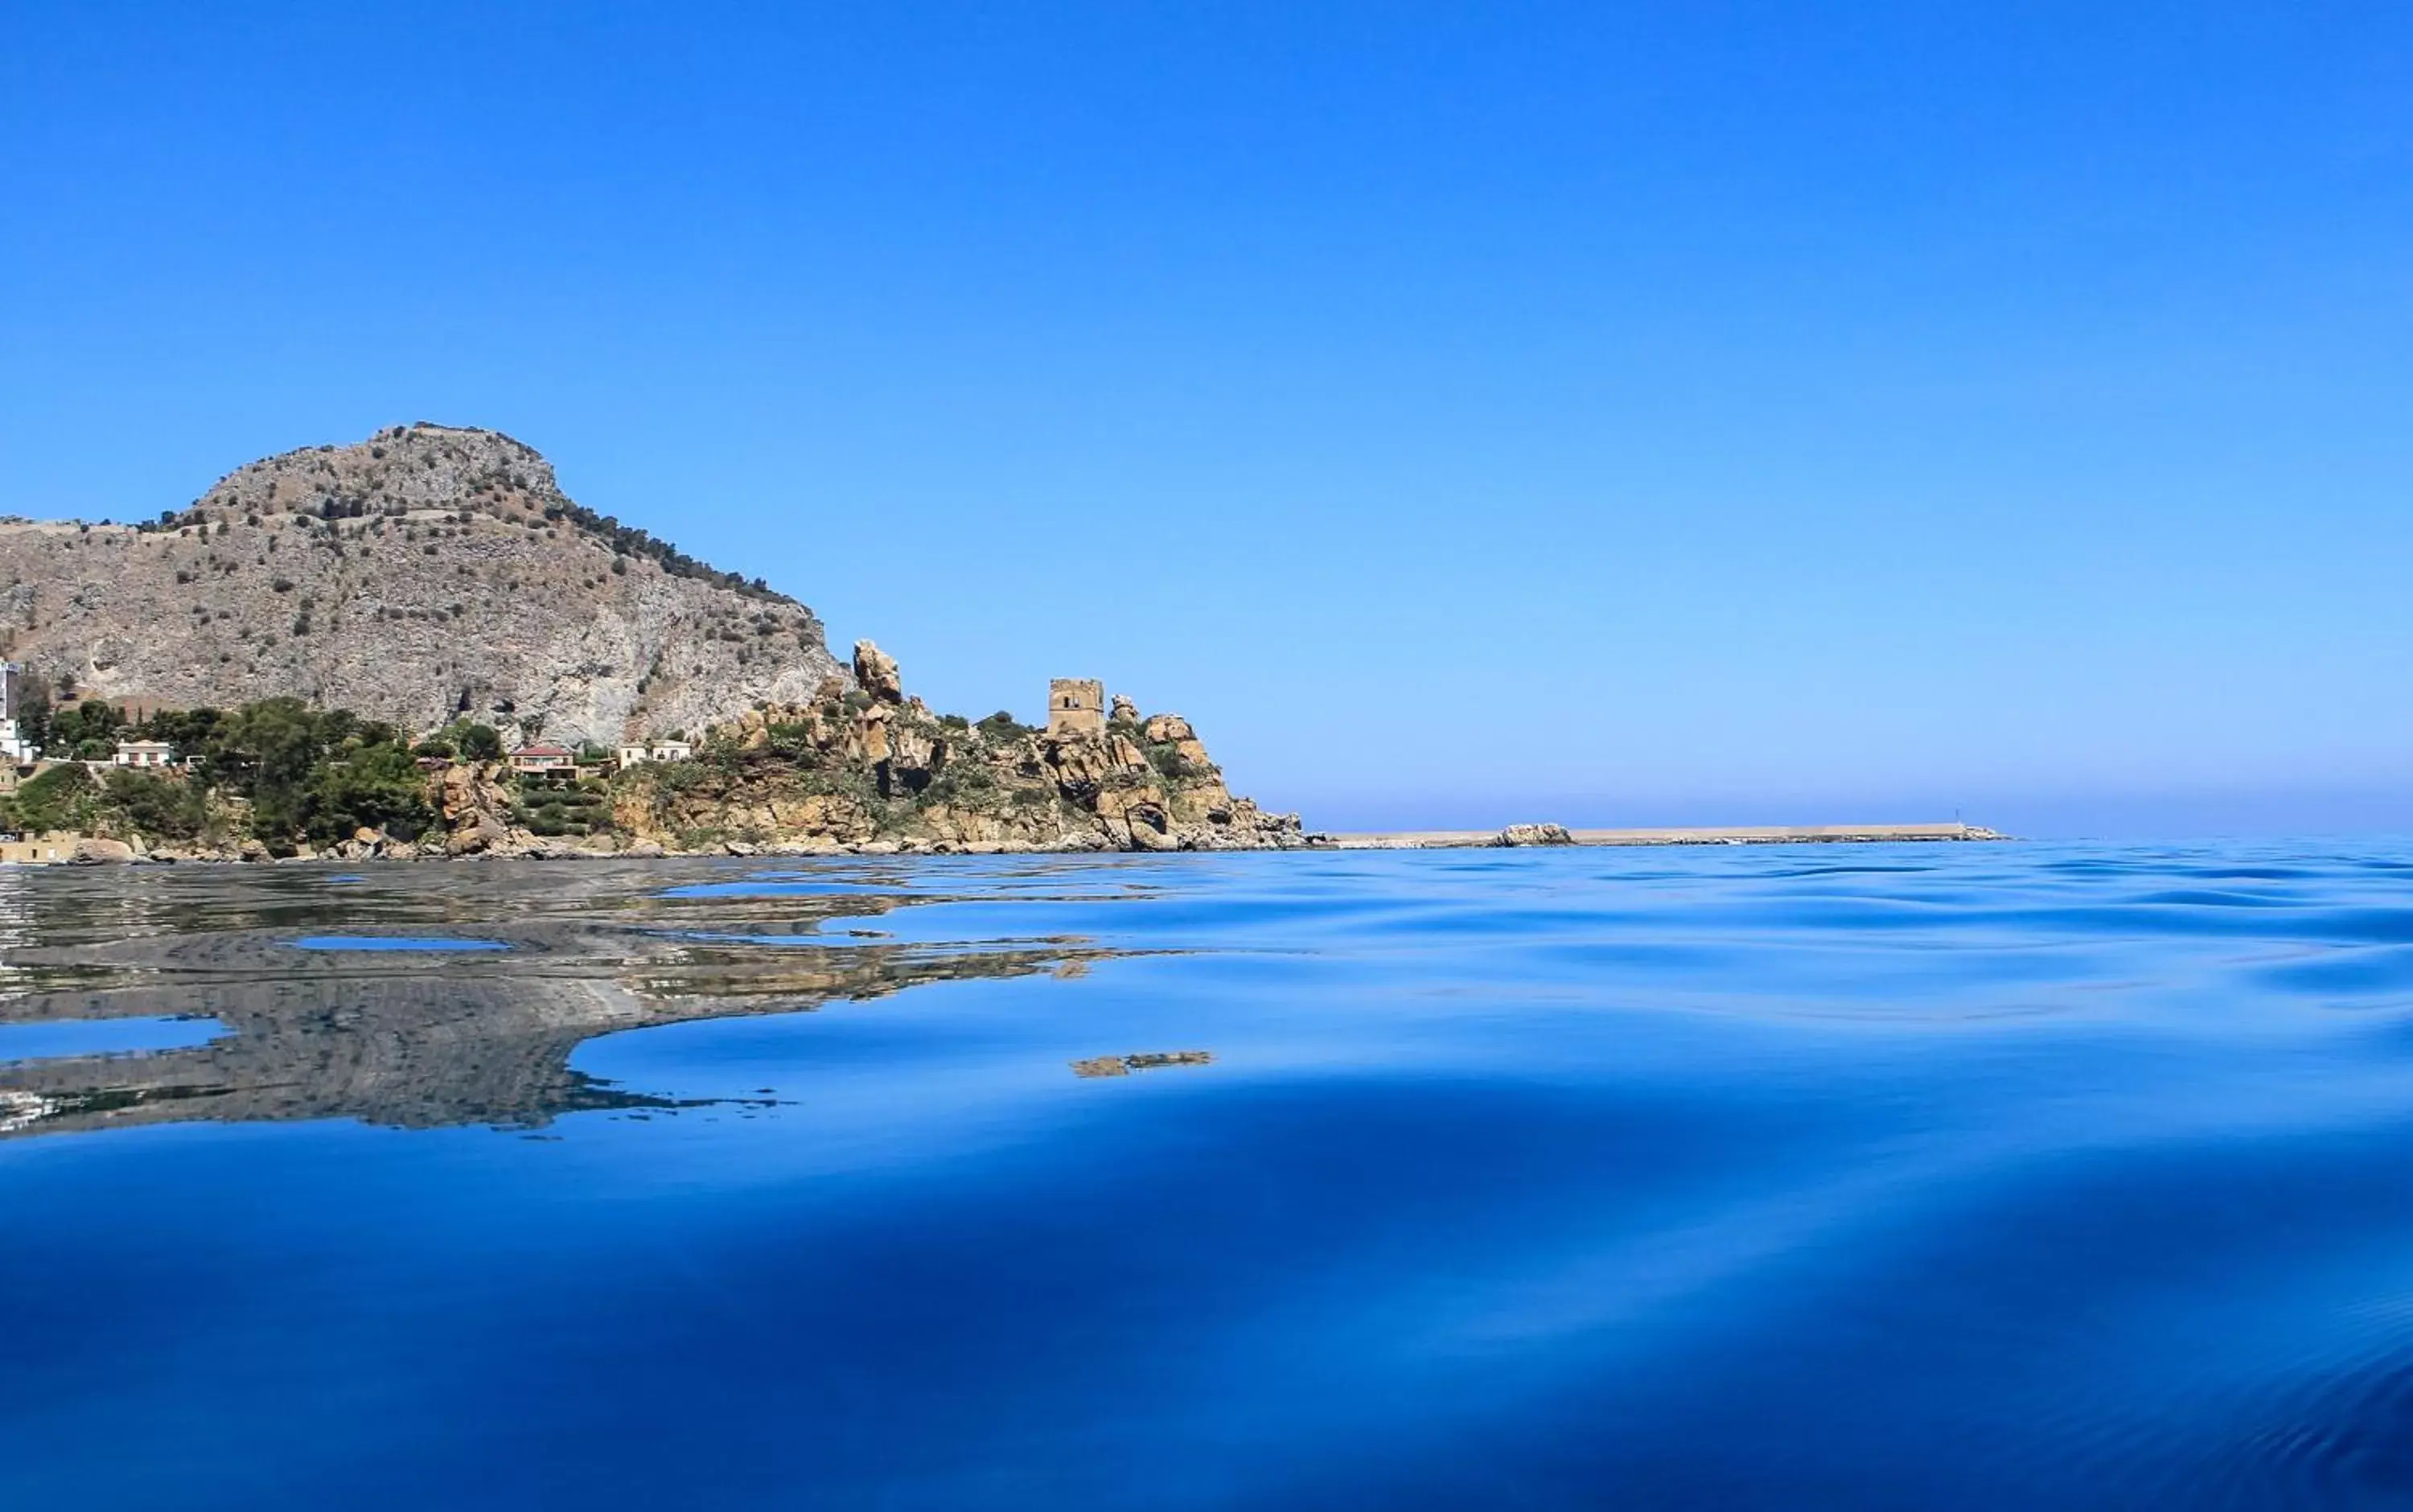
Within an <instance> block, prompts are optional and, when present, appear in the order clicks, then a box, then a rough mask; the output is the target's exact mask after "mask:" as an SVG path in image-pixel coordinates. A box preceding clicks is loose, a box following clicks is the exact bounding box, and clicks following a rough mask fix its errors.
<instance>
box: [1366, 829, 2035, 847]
mask: <svg viewBox="0 0 2413 1512" xmlns="http://www.w3.org/2000/svg"><path fill="white" fill-rule="evenodd" d="M1566 833H1567V835H1568V837H1569V838H1570V839H1572V841H1573V842H1574V843H1575V844H1577V845H1802V844H1812V845H1832V844H1845V845H1850V844H1861V845H1868V844H1881V843H1885V842H1889V841H1892V842H1899V841H1906V840H1907V841H1930V840H1938V841H1945V840H1948V841H1960V840H2007V839H2009V838H2010V837H2009V836H2007V835H2001V834H1997V833H1995V832H1994V831H1993V830H1990V829H1987V828H1985V827H1984V826H1983V825H1979V824H1961V823H1948V824H1738V825H1726V826H1723V827H1721V826H1681V827H1675V828H1665V829H1570V830H1568V831H1567V832H1566ZM1501 834H1502V832H1501V831H1499V830H1479V829H1428V830H1397V831H1373V832H1366V833H1357V834H1339V835H1331V836H1329V837H1319V840H1320V841H1328V844H1329V845H1330V847H1331V848H1333V849H1337V850H1342V851H1445V850H1453V849H1458V848H1463V847H1476V846H1495V845H1499V844H1501V843H1502V840H1501ZM1321 848H1323V846H1322V845H1321V844H1320V845H1319V849H1321Z"/></svg>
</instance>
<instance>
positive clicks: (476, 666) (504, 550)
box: [0, 423, 847, 745]
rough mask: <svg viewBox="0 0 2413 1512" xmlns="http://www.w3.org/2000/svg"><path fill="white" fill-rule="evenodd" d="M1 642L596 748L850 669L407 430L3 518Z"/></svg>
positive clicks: (643, 541)
mask: <svg viewBox="0 0 2413 1512" xmlns="http://www.w3.org/2000/svg"><path fill="white" fill-rule="evenodd" d="M0 585H5V587H0V655H5V656H7V658H9V659H11V660H17V661H20V662H23V663H25V664H27V665H28V666H29V667H30V668H31V669H32V671H33V672H34V673H35V674H38V675H39V676H41V677H43V678H44V679H46V680H55V679H59V678H62V677H64V678H67V679H71V681H72V685H73V686H74V687H75V688H76V689H78V690H80V691H81V692H82V693H84V694H86V695H97V696H103V697H107V698H111V699H121V698H140V699H144V700H150V701H155V702H156V703H158V704H164V705H167V706H170V707H180V708H189V707H201V706H214V707H229V706H232V705H236V704H245V703H249V702H251V701H254V700H258V699H263V698H269V697H274V696H277V695H294V696H298V697H301V698H303V699H306V700H307V701H309V702H310V703H312V704H319V705H322V706H328V707H337V708H345V709H349V710H351V711H353V712H354V713H356V714H360V715H363V716H364V717H368V718H372V719H386V720H391V721H392V722H394V723H396V724H399V725H401V726H403V727H404V728H405V729H407V730H424V729H429V728H432V727H434V726H436V725H437V724H440V723H442V722H444V721H445V720H447V719H452V717H454V716H455V715H461V714H466V715H470V716H473V717H476V718H478V719H486V720H489V721H491V722H493V723H496V724H497V725H500V726H502V727H504V728H505V729H507V730H525V729H528V728H536V729H540V731H541V733H542V734H543V735H544V736H545V737H546V738H548V739H554V740H561V741H566V742H570V743H575V742H578V741H582V740H594V741H598V742H600V743H603V744H606V745H609V744H613V743H614V742H617V741H620V740H623V739H637V738H643V737H644V736H647V735H653V734H670V733H672V732H676V731H688V732H701V731H702V730H703V729H705V728H706V727H708V726H711V725H715V724H719V723H725V722H727V721H730V720H733V719H737V718H739V717H740V716H742V715H744V714H746V713H748V711H750V710H752V709H753V708H755V707H756V705H757V704H764V703H770V704H794V703H802V702H805V701H807V700H808V699H810V698H812V697H813V695H814V694H815V692H816V691H817V690H818V689H822V687H823V686H824V685H825V684H827V683H828V682H829V680H830V679H832V678H833V677H835V678H837V679H839V680H840V681H841V682H843V681H844V680H845V679H846V677H847V672H846V669H845V668H843V667H841V666H840V665H839V663H838V662H837V661H836V660H834V659H833V658H832V657H831V655H830V653H829V648H828V645H827V644H826V642H825V639H824V637H823V633H822V623H821V620H820V619H819V618H818V617H816V616H815V615H814V614H813V612H812V611H811V610H810V609H808V608H807V607H806V606H805V605H803V604H801V603H799V602H797V601H796V600H793V599H791V598H789V597H787V596H786V595H784V594H780V593H776V592H773V591H771V590H770V589H768V588H767V587H766V586H763V585H762V582H761V581H760V580H759V579H758V580H755V581H753V582H750V583H749V582H748V581H746V580H745V579H743V578H740V577H738V576H737V575H735V574H733V573H725V572H719V571H714V570H712V569H711V568H708V567H705V566H703V564H701V563H699V562H696V561H693V560H691V559H690V558H688V557H687V556H684V555H682V554H680V553H679V552H678V551H676V550H675V549H674V548H673V547H671V546H669V545H668V544H667V543H666V542H663V541H657V540H654V539H653V538H652V537H650V536H648V535H647V534H646V533H645V532H644V531H642V530H637V529H634V528H632V527H629V526H623V525H621V524H620V523H619V522H618V521H616V520H614V519H612V518H610V517H609V516H598V515H596V514H594V513H593V512H592V511H587V510H585V509H583V508H581V507H579V506H578V505H577V504H575V503H573V502H571V501H570V498H569V497H566V496H565V495H564V494H563V493H562V492H561V489H560V487H559V485H558V484H557V483H556V482H555V479H554V474H553V468H552V467H550V466H548V465H547V464H546V462H545V460H544V458H542V457H541V456H540V455H538V454H537V453H536V452H534V451H533V450H531V449H530V448H528V447H526V446H524V445H522V444H521V443H520V442H518V441H515V440H512V439H511V437H507V436H503V435H500V434H498V433H496V432H493V431H483V430H468V429H457V428H453V427H449V426H440V425H429V424H425V423H421V424H416V425H406V426H396V427H393V428H392V429H390V430H385V431H380V432H379V433H377V435H375V436H373V437H369V439H367V440H366V441H363V442H361V443H360V444H358V445H355V446H322V447H317V448H311V449H307V450H303V451H299V452H286V453H284V454H283V455H281V456H274V457H270V458H267V459H266V460H264V461H259V462H254V463H252V464H250V465H248V466H246V467H240V468H237V469H236V470H235V471H233V472H231V473H229V474H228V475H227V476H226V477H224V478H222V479H220V480H219V481H218V482H216V483H215V485H213V486H212V487H211V488H210V489H209V490H208V491H207V492H206V493H204V494H202V495H201V497H200V498H199V499H197V500H195V501H194V502H193V503H192V504H191V505H190V506H189V507H187V508H185V509H183V510H172V511H167V512H165V513H163V514H162V515H161V516H160V517H159V518H158V519H157V520H156V521H154V522H148V523H145V524H142V525H140V526H112V525H84V524H77V523H72V522H69V523H36V522H32V521H25V520H10V521H7V522H5V523H0Z"/></svg>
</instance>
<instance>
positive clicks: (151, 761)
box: [111, 740, 176, 767]
mask: <svg viewBox="0 0 2413 1512" xmlns="http://www.w3.org/2000/svg"><path fill="white" fill-rule="evenodd" d="M111 764H112V765H115V766H141V767H161V766H173V765H175V764H176V751H175V748H173V747H171V746H170V745H169V744H168V743H167V742H166V741H164V740H121V741H119V742H118V743H117V754H116V756H115V757H114V758H112V759H111Z"/></svg>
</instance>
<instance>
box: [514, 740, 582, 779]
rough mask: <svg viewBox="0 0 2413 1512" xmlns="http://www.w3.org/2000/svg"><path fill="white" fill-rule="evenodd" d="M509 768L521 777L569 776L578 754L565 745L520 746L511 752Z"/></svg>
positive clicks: (573, 770)
mask: <svg viewBox="0 0 2413 1512" xmlns="http://www.w3.org/2000/svg"><path fill="white" fill-rule="evenodd" d="M511 770H512V771H514V772H517V773H518V774H519V775H520V776H522V777H570V776H573V775H575V774H576V772H577V770H578V755H577V753H576V752H575V751H572V750H571V749H570V748H569V747H567V746H522V747H521V748H520V749H517V750H515V751H513V752H511Z"/></svg>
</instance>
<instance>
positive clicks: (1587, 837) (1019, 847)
mask: <svg viewBox="0 0 2413 1512" xmlns="http://www.w3.org/2000/svg"><path fill="white" fill-rule="evenodd" d="M1536 836H1541V837H1542V838H1535V837H1536ZM1560 837H1563V838H1560ZM2010 838H2012V837H2010V836H2007V835H2004V834H2000V833H1998V832H1996V831H1994V830H1991V829H1987V828H1985V827H1984V826H1982V825H1978V824H1963V823H1944V824H1745V825H1725V826H1715V825H1710V826H1677V827H1667V828H1654V829H1562V828H1560V827H1559V826H1556V825H1517V826H1512V827H1511V828H1509V829H1507V830H1472V829H1469V830H1393V831H1368V832H1353V833H1346V834H1325V833H1312V832H1311V833H1309V834H1306V835H1304V836H1300V837H1298V838H1296V840H1295V843H1289V844H1281V845H1233V846H1212V845H1207V846H1187V847H1162V848H1157V847H1131V848H1124V847H1119V846H1113V845H1109V844H1105V843H1103V840H1101V839H1098V838H1092V837H1086V836H1085V837H1083V838H1082V839H1081V841H1080V842H1079V843H1066V844H1054V845H1050V844H1033V843H1030V842H1028V841H1015V840H1006V841H986V842H978V841H976V842H972V843H969V844H967V843H961V842H957V841H952V840H943V839H940V840H929V839H923V838H906V839H901V840H884V839H883V840H867V841H861V842H846V841H833V840H826V839H824V840H790V841H774V842H769V843H763V844H756V843H752V842H748V841H745V840H725V841H720V842H718V843H716V844H713V845H709V846H698V847H693V848H681V847H672V846H663V845H660V844H659V843H657V842H654V841H651V840H639V841H637V842H635V843H633V844H629V845H625V846H617V847H614V848H610V849H605V848H602V847H598V846H585V845H569V844H561V843H555V842H550V841H543V840H537V841H534V842H533V843H509V842H507V843H505V844H501V845H496V846H493V847H489V848H485V849H481V850H478V851H471V852H456V853H448V852H445V851H444V850H443V849H442V848H441V847H432V846H421V845H399V844H392V843H390V842H384V841H381V840H378V839H371V838H367V837H365V836H364V837H363V838H358V839H355V840H352V841H348V842H346V843H345V844H343V845H339V846H333V847H329V848H327V849H325V850H311V849H309V848H306V847H305V848H304V849H303V850H302V851H301V852H298V853H296V854H292V855H285V856H271V855H269V854H267V853H266V852H265V851H264V849H252V850H245V851H217V852H199V853H196V852H191V851H185V850H180V849H178V848H175V847H158V848H145V849H140V850H138V849H136V848H134V847H132V846H128V845H126V844H124V843H123V842H120V841H115V840H95V839H94V838H90V837H80V836H78V837H69V836H59V837H52V838H50V839H48V840H47V841H45V842H41V846H40V848H44V849H48V850H49V851H50V854H49V856H48V857H46V858H43V859H34V858H32V857H25V858H22V859H21V858H18V857H13V856H0V870H7V869H10V868H12V867H46V866H108V865H120V866H124V865H133V866H235V867H257V866H289V865H295V864H307V863H312V862H319V863H340V864H343V865H347V866H352V865H360V864H363V863H368V862H378V861H408V862H442V861H472V862H474V861H659V860H675V859H694V858H700V857H712V856H739V857H748V856H760V857H765V858H775V857H776V858H795V859H803V858H820V859H825V860H826V859H834V858H836V857H840V856H869V857H881V856H895V855H914V856H927V855H1082V854H1091V855H1162V854H1170V853H1174V852H1177V851H1181V850H1188V851H1192V852H1213V851H1241V850H1251V851H1256V850H1265V851H1273V850H1279V851H1451V850H1488V849H1500V848H1517V849H1525V848H1536V847H1538V848H1549V847H1556V846H1568V845H1576V846H1668V845H1882V844H1903V843H1911V844H1920V843H1961V842H1971V841H1982V840H2007V839H2010ZM35 848H37V847H36V846H33V845H26V846H23V847H22V849H27V850H31V849H35ZM62 851H64V852H66V853H61V852H62Z"/></svg>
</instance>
